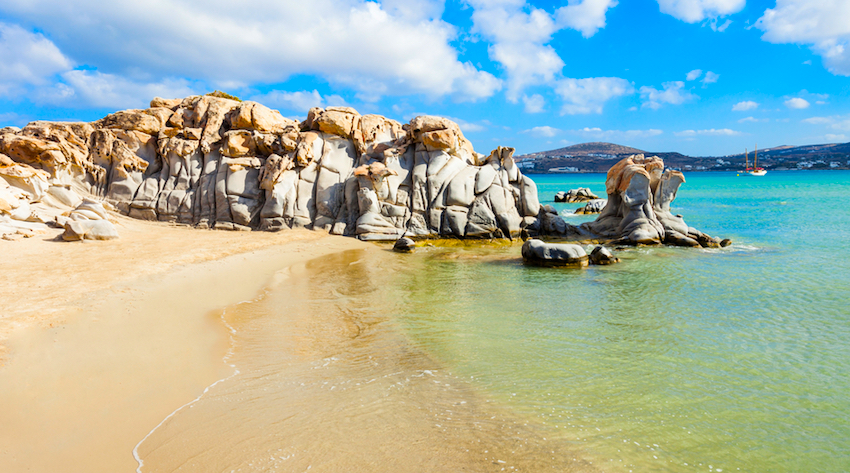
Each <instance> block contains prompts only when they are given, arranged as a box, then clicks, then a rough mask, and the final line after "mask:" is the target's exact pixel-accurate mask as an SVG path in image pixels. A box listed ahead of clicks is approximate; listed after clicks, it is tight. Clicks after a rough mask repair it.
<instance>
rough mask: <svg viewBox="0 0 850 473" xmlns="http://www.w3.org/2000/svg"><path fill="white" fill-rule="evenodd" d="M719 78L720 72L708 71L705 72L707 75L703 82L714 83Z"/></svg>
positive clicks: (705, 83)
mask: <svg viewBox="0 0 850 473" xmlns="http://www.w3.org/2000/svg"><path fill="white" fill-rule="evenodd" d="M718 79H720V74H715V73H714V72H711V71H708V72H706V73H705V77H703V78H702V83H703V85H708V84H714V83H715V82H717V80H718Z"/></svg>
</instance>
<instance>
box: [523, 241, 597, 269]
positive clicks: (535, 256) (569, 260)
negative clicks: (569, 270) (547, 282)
mask: <svg viewBox="0 0 850 473" xmlns="http://www.w3.org/2000/svg"><path fill="white" fill-rule="evenodd" d="M522 259H523V260H524V261H525V262H526V263H528V264H533V265H536V266H573V267H579V268H583V267H585V266H587V265H588V256H587V252H585V251H584V248H582V247H581V246H579V245H574V244H571V243H546V242H544V241H542V240H528V241H526V242H525V243H523V244H522Z"/></svg>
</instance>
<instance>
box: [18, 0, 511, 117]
mask: <svg viewBox="0 0 850 473" xmlns="http://www.w3.org/2000/svg"><path fill="white" fill-rule="evenodd" d="M3 10H4V13H6V14H9V15H14V16H15V17H17V18H20V19H21V21H23V22H27V23H34V24H38V25H39V28H41V29H42V30H43V31H45V34H49V36H50V37H51V38H53V39H54V42H55V43H56V45H57V46H58V47H59V48H60V49H61V50H62V51H63V52H64V53H66V54H67V55H68V56H70V57H72V58H74V60H75V61H76V62H77V63H79V64H88V65H92V66H95V67H97V68H98V70H100V71H101V72H103V73H108V74H113V75H125V76H128V77H135V78H136V80H138V81H142V82H152V83H156V82H158V81H161V80H163V78H167V77H193V78H198V79H199V80H203V81H207V82H210V83H213V84H216V85H219V86H220V85H221V84H228V85H229V86H230V87H238V86H244V85H246V84H252V83H275V82H281V81H284V80H286V79H287V78H288V77H290V76H291V75H293V74H315V75H318V76H320V77H323V78H325V79H327V80H328V81H330V82H331V83H334V84H338V85H344V86H348V87H351V88H352V89H354V90H357V91H360V92H362V93H363V94H364V97H366V98H373V96H374V95H375V94H376V93H388V94H408V93H422V94H426V95H428V96H433V97H436V96H446V95H453V96H455V97H456V98H460V99H469V100H476V99H481V98H486V97H489V96H491V95H493V94H494V93H495V92H496V91H497V90H499V88H500V87H501V83H500V81H499V80H498V79H496V78H495V77H494V76H493V75H491V74H489V73H487V72H484V71H481V70H478V69H477V68H476V67H474V66H473V65H471V64H469V63H463V62H461V61H460V60H459V59H458V52H457V50H455V49H454V47H453V46H452V45H451V44H450V43H451V41H453V40H454V39H455V37H456V29H455V27H454V26H452V25H450V24H448V23H446V22H444V21H442V20H441V19H440V18H439V16H438V15H440V14H441V13H442V6H441V5H438V4H437V2H434V1H432V2H429V3H428V5H426V6H422V7H417V6H404V4H403V2H390V3H389V4H388V6H387V9H386V10H384V9H382V7H381V5H380V4H378V3H374V2H369V1H366V0H313V1H311V2H302V1H299V0H280V1H270V0H246V1H245V2H241V3H240V4H239V8H234V7H233V5H232V3H231V2H227V1H225V0H210V1H207V2H205V4H204V6H203V7H202V8H199V7H198V4H197V2H194V1H192V0H173V1H169V2H137V1H135V0H115V1H111V2H108V3H103V2H101V1H99V0H77V1H73V2H58V3H57V2H55V1H53V0H7V1H4V4H3ZM80 12H85V14H81V13H80ZM365 52H368V54H367V53H365ZM375 91H378V92H375Z"/></svg>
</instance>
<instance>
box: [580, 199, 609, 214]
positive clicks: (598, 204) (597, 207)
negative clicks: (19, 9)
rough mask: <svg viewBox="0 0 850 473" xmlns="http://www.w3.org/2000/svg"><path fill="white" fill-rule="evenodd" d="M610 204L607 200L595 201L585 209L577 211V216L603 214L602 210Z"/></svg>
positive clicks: (581, 208)
mask: <svg viewBox="0 0 850 473" xmlns="http://www.w3.org/2000/svg"><path fill="white" fill-rule="evenodd" d="M606 204H608V201H607V200H605V199H593V200H591V201H590V202H588V203H587V204H585V206H584V207H579V208H577V209H576V214H579V215H582V214H584V215H590V214H598V213H601V212H602V209H604V208H605V205H606Z"/></svg>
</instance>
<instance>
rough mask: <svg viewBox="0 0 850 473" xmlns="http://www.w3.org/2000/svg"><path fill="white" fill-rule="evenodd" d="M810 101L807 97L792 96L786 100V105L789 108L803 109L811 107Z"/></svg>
mask: <svg viewBox="0 0 850 473" xmlns="http://www.w3.org/2000/svg"><path fill="white" fill-rule="evenodd" d="M809 105H810V104H809V101H808V100H806V99H801V98H800V97H794V98H790V99H788V100H786V101H785V106H786V107H788V108H794V109H802V108H809Z"/></svg>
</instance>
